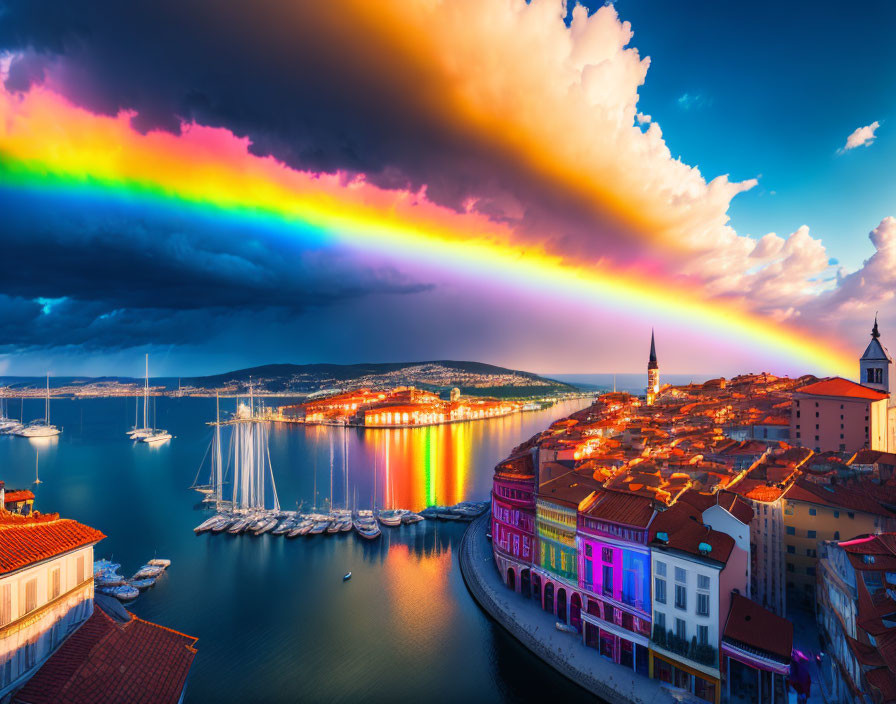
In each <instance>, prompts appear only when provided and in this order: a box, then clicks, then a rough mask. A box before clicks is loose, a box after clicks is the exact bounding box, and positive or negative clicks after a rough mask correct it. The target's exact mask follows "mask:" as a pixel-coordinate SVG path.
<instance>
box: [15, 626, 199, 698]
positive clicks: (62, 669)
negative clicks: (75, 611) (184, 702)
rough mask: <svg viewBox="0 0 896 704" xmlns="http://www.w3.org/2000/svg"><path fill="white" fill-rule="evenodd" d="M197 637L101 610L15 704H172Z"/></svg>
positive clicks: (177, 693) (180, 687)
mask: <svg viewBox="0 0 896 704" xmlns="http://www.w3.org/2000/svg"><path fill="white" fill-rule="evenodd" d="M195 644H196V638H193V637H192V636H188V635H184V634H183V633H178V632H177V631H172V630H170V629H168V628H164V627H162V626H158V625H156V624H154V623H150V622H148V621H143V620H142V619H139V618H137V617H136V616H133V615H131V620H130V621H129V622H127V623H124V624H119V623H116V622H115V621H113V620H112V618H110V617H109V616H108V615H107V614H106V613H105V612H104V611H103V610H102V609H100V608H95V609H94V611H93V615H92V616H91V617H90V618H89V619H88V620H87V621H86V622H85V623H84V625H83V626H81V627H80V628H79V629H78V630H77V631H75V633H74V634H73V635H72V636H71V637H69V639H68V640H66V641H65V642H64V643H63V644H62V645H61V646H60V647H59V649H58V650H57V651H56V652H55V653H54V654H53V655H52V656H51V657H50V659H49V660H47V662H46V663H45V664H44V665H43V667H41V668H40V670H38V672H37V674H36V675H34V677H32V678H31V679H30V680H28V683H27V684H26V685H25V686H24V687H23V688H22V689H21V690H20V691H19V692H18V694H16V696H15V699H14V700H13V701H14V702H15V703H16V704H118V703H120V702H128V703H129V704H144V703H145V704H166V703H170V704H176V703H177V702H178V701H180V698H181V695H182V693H183V690H184V686H185V684H186V681H187V673H188V672H189V670H190V665H191V664H192V663H193V657H194V656H195V655H196V648H195V647H194V646H195Z"/></svg>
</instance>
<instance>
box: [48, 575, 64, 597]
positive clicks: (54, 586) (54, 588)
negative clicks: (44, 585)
mask: <svg viewBox="0 0 896 704" xmlns="http://www.w3.org/2000/svg"><path fill="white" fill-rule="evenodd" d="M61 586H62V585H61V583H60V570H59V568H58V567H57V568H56V569H54V570H53V571H52V572H50V588H49V590H48V591H49V593H48V594H47V600H48V601H50V600H52V599H55V598H56V597H57V596H59V593H60V592H61V591H62V589H61Z"/></svg>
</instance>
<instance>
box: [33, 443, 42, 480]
mask: <svg viewBox="0 0 896 704" xmlns="http://www.w3.org/2000/svg"><path fill="white" fill-rule="evenodd" d="M39 465H40V450H35V451H34V483H35V484H43V482H42V481H41V480H40V474H39V473H38V468H39Z"/></svg>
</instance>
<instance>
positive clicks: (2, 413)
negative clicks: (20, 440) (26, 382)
mask: <svg viewBox="0 0 896 704" xmlns="http://www.w3.org/2000/svg"><path fill="white" fill-rule="evenodd" d="M21 429H22V424H21V423H20V422H19V421H17V420H16V419H15V418H10V417H9V415H8V406H7V401H6V399H5V398H0V435H8V434H10V433H16V432H18V431H19V430H21Z"/></svg>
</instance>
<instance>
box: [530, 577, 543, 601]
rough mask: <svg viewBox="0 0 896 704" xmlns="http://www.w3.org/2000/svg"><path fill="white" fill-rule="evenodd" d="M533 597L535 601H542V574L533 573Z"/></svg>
mask: <svg viewBox="0 0 896 704" xmlns="http://www.w3.org/2000/svg"><path fill="white" fill-rule="evenodd" d="M532 598H533V599H535V601H538V602H540V601H541V575H540V574H533V575H532Z"/></svg>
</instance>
